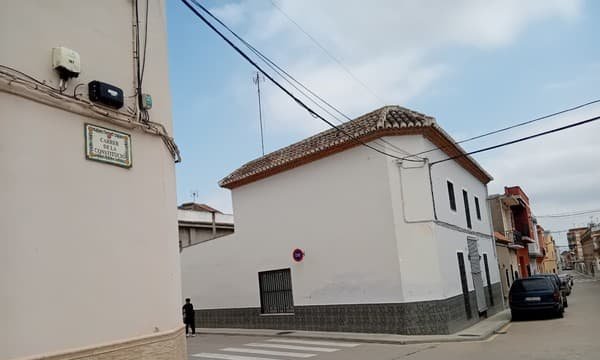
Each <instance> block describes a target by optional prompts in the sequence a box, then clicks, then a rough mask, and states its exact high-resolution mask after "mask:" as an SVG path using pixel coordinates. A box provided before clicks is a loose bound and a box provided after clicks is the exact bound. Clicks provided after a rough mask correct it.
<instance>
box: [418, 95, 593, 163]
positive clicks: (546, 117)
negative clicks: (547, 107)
mask: <svg viewBox="0 0 600 360" xmlns="http://www.w3.org/2000/svg"><path fill="white" fill-rule="evenodd" d="M596 103H600V99H596V100H592V101H588V102H586V103H583V104H579V105H576V106H573V107H570V108H567V109H564V110H560V111H557V112H554V113H551V114H547V115H544V116H540V117H537V118H535V119H531V120H527V121H523V122H520V123H516V124H514V125H510V126H507V127H504V128H501V129H497V130H492V131H489V132H486V133H483V134H480V135H476V136H473V137H470V138H466V139H463V140H460V141H456V142H455V143H454V145H457V144H462V143H466V142H469V141H473V140H477V139H481V138H484V137H486V136H490V135H495V134H499V133H501V132H504V131H508V130H511V129H515V128H518V127H521V126H525V125H529V124H533V123H535V122H538V121H541V120H545V119H548V118H551V117H554V116H557V115H561V114H565V113H568V112H570V111H574V110H578V109H581V108H584V107H586V106H590V105H593V104H596ZM451 146H452V145H449V146H443V147H441V148H439V147H434V148H431V149H429V150H425V151H421V152H418V153H415V154H413V155H423V154H427V153H430V152H432V151H435V150H444V149H447V148H449V147H451Z"/></svg>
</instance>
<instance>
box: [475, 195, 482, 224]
mask: <svg viewBox="0 0 600 360" xmlns="http://www.w3.org/2000/svg"><path fill="white" fill-rule="evenodd" d="M475 212H476V213H477V220H481V210H479V199H478V198H477V196H475Z"/></svg>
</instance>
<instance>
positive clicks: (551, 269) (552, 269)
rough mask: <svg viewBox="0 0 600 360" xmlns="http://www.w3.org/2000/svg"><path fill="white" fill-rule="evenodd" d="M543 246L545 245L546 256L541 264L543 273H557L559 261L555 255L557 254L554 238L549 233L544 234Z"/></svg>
mask: <svg viewBox="0 0 600 360" xmlns="http://www.w3.org/2000/svg"><path fill="white" fill-rule="evenodd" d="M544 244H545V249H546V254H545V256H544V260H543V264H542V267H543V271H544V272H545V273H558V271H559V268H558V264H559V259H558V256H557V254H558V252H557V247H556V243H555V241H554V238H553V237H552V235H551V233H550V232H549V231H545V232H544Z"/></svg>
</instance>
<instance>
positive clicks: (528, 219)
mask: <svg viewBox="0 0 600 360" xmlns="http://www.w3.org/2000/svg"><path fill="white" fill-rule="evenodd" d="M504 194H505V195H512V196H513V197H514V199H515V200H516V203H515V204H514V205H511V207H510V208H511V211H512V213H513V221H514V226H515V229H514V233H513V235H514V239H515V242H516V243H519V244H522V245H524V247H523V249H518V250H517V261H518V263H519V272H520V275H521V277H527V276H530V275H533V274H535V273H536V272H537V262H536V260H535V259H536V258H537V257H538V256H541V252H540V249H539V242H538V241H537V228H536V225H537V221H536V220H535V218H534V217H533V215H532V211H531V206H530V204H529V197H528V196H527V194H525V191H523V189H521V187H520V186H511V187H504Z"/></svg>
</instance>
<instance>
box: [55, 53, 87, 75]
mask: <svg viewBox="0 0 600 360" xmlns="http://www.w3.org/2000/svg"><path fill="white" fill-rule="evenodd" d="M52 68H54V69H55V70H56V71H58V74H59V75H60V78H61V79H64V80H67V79H70V78H72V77H77V76H79V73H80V72H81V60H80V59H79V54H78V53H77V52H76V51H74V50H71V49H68V48H66V47H63V46H59V47H55V48H53V49H52Z"/></svg>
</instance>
